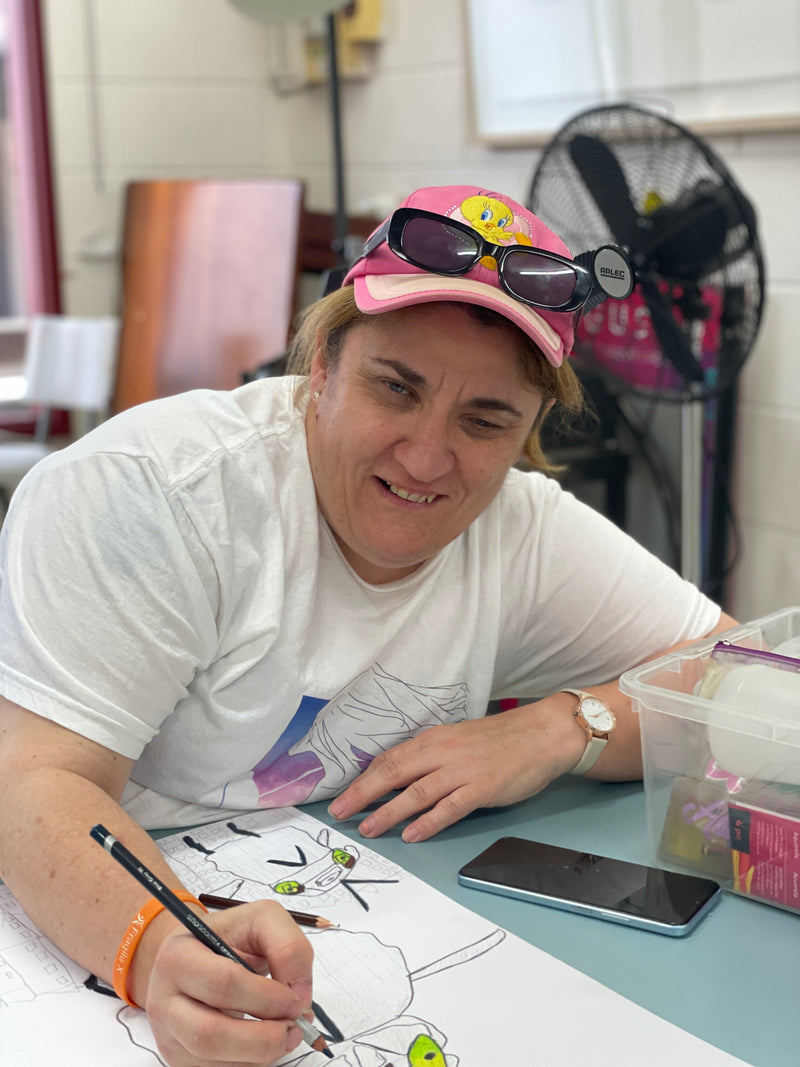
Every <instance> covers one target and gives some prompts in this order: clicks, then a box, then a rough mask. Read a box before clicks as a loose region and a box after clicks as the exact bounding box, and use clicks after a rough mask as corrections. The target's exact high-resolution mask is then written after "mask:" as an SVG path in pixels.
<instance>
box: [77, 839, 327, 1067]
mask: <svg viewBox="0 0 800 1067" xmlns="http://www.w3.org/2000/svg"><path fill="white" fill-rule="evenodd" d="M90 833H91V835H92V837H93V838H94V839H95V841H97V842H98V844H100V845H102V846H103V848H104V849H105V850H106V852H108V853H109V854H110V855H111V856H113V857H114V859H115V860H116V861H117V863H120V864H121V865H122V866H123V867H124V868H125V870H126V871H127V872H128V874H132V875H133V877H134V878H135V879H136V880H137V881H138V882H141V884H142V885H143V886H145V888H146V889H149V890H150V892H151V893H152V894H153V896H154V897H155V898H156V900H158V901H159V902H160V903H161V904H163V905H164V907H165V908H166V909H167V911H170V912H172V914H173V915H174V916H175V918H176V919H178V920H179V921H180V922H182V923H183V925H184V926H185V927H186V929H187V930H189V931H191V933H193V934H194V936H195V937H196V938H197V939H198V941H202V943H203V944H204V945H205V946H206V947H207V948H210V949H211V951H212V952H216V954H217V955H218V956H224V957H225V958H226V959H229V960H233V962H234V963H239V964H241V965H242V967H246V968H247V970H248V971H250V972H251V973H252V974H257V973H258V972H257V971H254V970H253V968H252V967H251V966H250V964H249V963H246V962H245V961H244V960H243V959H242V957H241V956H238V955H237V954H236V953H235V952H234V951H233V949H232V948H231V947H230V945H228V944H226V943H225V942H224V941H223V940H222V938H221V937H220V936H219V934H215V933H214V931H213V930H212V929H211V927H210V926H206V924H205V923H204V922H203V920H202V919H201V918H200V916H199V915H195V913H194V912H193V911H192V910H191V909H190V908H188V907H187V906H186V904H184V902H183V901H182V900H180V899H179V898H178V897H176V896H175V894H174V893H173V892H172V890H171V889H168V888H167V886H165V885H164V883H163V882H162V881H161V880H160V879H159V878H157V877H156V875H154V874H153V872H152V871H151V870H149V869H148V868H147V867H145V865H144V864H143V863H141V862H140V861H139V860H137V858H136V857H135V856H134V855H133V853H132V852H129V851H128V849H127V848H125V846H124V845H123V844H122V843H121V842H120V841H118V840H117V839H116V837H114V835H113V834H112V833H110V832H109V831H108V830H106V828H105V826H102V825H101V824H100V823H98V824H97V825H96V826H93V827H92V829H91V831H90ZM294 1022H295V1025H296V1026H297V1027H298V1029H299V1030H300V1032H301V1033H302V1035H303V1038H304V1040H305V1041H307V1042H308V1044H309V1045H310V1046H311V1047H312V1048H313V1049H314V1051H315V1052H322V1053H324V1055H326V1056H327V1057H328V1059H329V1060H332V1059H333V1053H332V1052H331V1050H330V1049H329V1048H328V1045H327V1043H326V1041H325V1038H324V1037H323V1036H322V1034H321V1033H320V1032H319V1031H318V1030H317V1029H316V1028H315V1027H313V1026H312V1025H311V1023H309V1022H307V1021H306V1020H305V1019H304V1018H303V1017H302V1016H300V1017H299V1018H297V1019H295V1020H294Z"/></svg>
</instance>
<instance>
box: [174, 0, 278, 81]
mask: <svg viewBox="0 0 800 1067" xmlns="http://www.w3.org/2000/svg"><path fill="white" fill-rule="evenodd" d="M191 4H192V18H193V20H194V58H193V62H194V73H195V76H196V77H198V78H235V79H237V80H241V79H247V80H256V81H261V82H266V78H267V75H268V73H269V71H268V55H269V48H268V33H269V30H268V29H267V28H266V27H265V26H264V25H262V24H261V23H259V22H257V21H256V20H255V19H251V18H248V17H246V16H245V15H242V14H240V13H239V12H238V11H237V10H236V9H235V8H234V7H233V6H232V5H231V4H228V3H226V2H225V0H191Z"/></svg>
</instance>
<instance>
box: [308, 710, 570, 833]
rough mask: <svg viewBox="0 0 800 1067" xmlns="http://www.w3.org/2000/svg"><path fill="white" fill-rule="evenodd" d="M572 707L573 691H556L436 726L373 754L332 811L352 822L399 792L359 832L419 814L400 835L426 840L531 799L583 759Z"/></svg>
mask: <svg viewBox="0 0 800 1067" xmlns="http://www.w3.org/2000/svg"><path fill="white" fill-rule="evenodd" d="M574 703H575V698H574V697H572V696H570V695H569V694H565V693H557V694H555V695H554V696H552V697H548V698H547V700H542V701H539V702H538V703H536V704H528V705H526V706H525V707H522V708H514V709H512V710H510V711H504V712H501V713H500V714H498V715H490V716H487V717H486V718H483V719H473V720H470V721H467V722H460V723H454V724H453V725H449V726H434V727H431V728H430V729H429V730H425V731H424V732H423V733H421V734H419V735H418V736H417V737H414V738H411V740H409V741H404V742H403V743H402V744H400V745H397V746H396V747H395V748H391V749H388V750H387V751H386V752H382V753H381V754H380V755H379V756H376V758H375V759H374V760H373V761H372V763H371V764H370V766H369V767H368V768H367V769H366V771H364V772H363V774H360V775H359V776H358V778H356V779H355V781H354V782H352V783H351V784H350V785H349V786H348V787H347V789H345V790H344V792H343V793H342V794H341V795H340V796H338V797H337V798H336V799H335V800H334V801H332V803H331V805H330V808H329V811H330V813H331V815H333V817H334V818H337V819H347V818H349V817H350V816H352V815H354V814H356V813H357V812H359V811H364V809H365V808H366V807H367V806H368V805H369V804H372V803H374V802H375V801H377V800H379V799H380V798H381V797H383V796H386V794H387V793H390V792H392V791H394V790H398V789H399V790H402V792H400V794H399V795H398V796H396V797H393V798H392V799H391V800H389V801H387V802H386V803H385V804H382V805H381V806H380V807H379V808H377V809H376V810H375V811H373V812H371V813H370V814H369V815H368V816H367V818H366V819H364V821H363V822H362V823H361V825H360V826H359V830H360V832H361V833H362V834H363V835H364V836H365V837H377V836H379V835H380V834H382V833H384V832H385V831H386V830H388V829H390V828H391V827H392V826H396V825H397V823H399V822H402V821H404V820H406V819H409V818H413V817H414V816H415V815H419V818H416V819H414V821H413V822H411V823H410V824H409V825H408V826H407V827H406V828H405V829H404V830H403V840H405V841H424V840H425V839H426V838H429V837H432V836H433V835H434V834H436V833H438V832H439V831H440V830H443V829H444V828H445V827H447V826H451V825H452V824H453V823H455V822H457V821H458V820H459V819H463V818H464V816H465V815H468V814H469V813H470V812H471V811H474V810H475V809H476V808H485V807H502V806H503V805H505V804H513V803H515V802H516V801H518V800H523V799H524V798H525V797H529V796H533V795H534V794H535V793H538V792H540V790H542V789H544V788H545V786H547V785H549V784H550V782H552V781H553V779H555V778H557V777H558V776H559V775H561V774H563V773H565V772H566V771H569V770H570V769H571V768H572V767H574V766H575V764H576V763H577V762H578V760H579V759H580V757H581V753H582V752H583V749H584V747H585V744H586V738H585V735H583V734H582V732H581V730H580V728H579V727H577V726H576V724H575V722H574V720H573V717H572V715H571V713H570V708H571V706H572V705H573V704H574ZM420 813H422V814H420Z"/></svg>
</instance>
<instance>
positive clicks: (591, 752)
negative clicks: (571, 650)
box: [561, 689, 608, 774]
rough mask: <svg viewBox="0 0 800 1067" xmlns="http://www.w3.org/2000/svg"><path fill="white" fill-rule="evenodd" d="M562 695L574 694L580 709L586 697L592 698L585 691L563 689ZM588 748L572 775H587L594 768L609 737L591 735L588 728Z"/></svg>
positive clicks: (573, 769)
mask: <svg viewBox="0 0 800 1067" xmlns="http://www.w3.org/2000/svg"><path fill="white" fill-rule="evenodd" d="M561 691H562V693H572V695H573V696H576V697H577V698H578V707H579V708H580V702H581V701H582V700H583V699H584V698H585V697H590V696H591V695H592V694H591V693H587V692H586V691H585V690H583V689H562V690H561ZM587 737H588V740H587V742H586V748H585V749H584V750H583V755H582V756H581V758H580V759H579V760H578V762H577V763H576V764H575V766H574V767H573V768H572V770H571V771H570V772H569V773H570V774H586V772H587V771H590V770H591V769H592V767H594V765H595V763H597V761H598V760H599V759H600V756H601V755H602V753H603V749H604V748H605V747H606V745H607V744H608V738H607V737H595V736H593V735H591V734H590V733H589V731H588V728H587Z"/></svg>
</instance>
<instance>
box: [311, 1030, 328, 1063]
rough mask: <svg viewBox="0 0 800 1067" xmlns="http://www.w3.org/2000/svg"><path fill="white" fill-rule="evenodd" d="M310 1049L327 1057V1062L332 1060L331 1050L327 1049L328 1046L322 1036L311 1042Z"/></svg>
mask: <svg viewBox="0 0 800 1067" xmlns="http://www.w3.org/2000/svg"><path fill="white" fill-rule="evenodd" d="M311 1047H312V1048H313V1049H314V1050H315V1051H317V1052H321V1053H322V1055H323V1056H327V1057H328V1059H329V1060H332V1059H333V1053H332V1052H331V1050H330V1049H329V1048H328V1044H327V1042H326V1041H325V1038H324V1037H323V1036H322V1035H321V1034H320V1036H319V1037H318V1038H317V1040H316V1041H312V1042H311Z"/></svg>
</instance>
